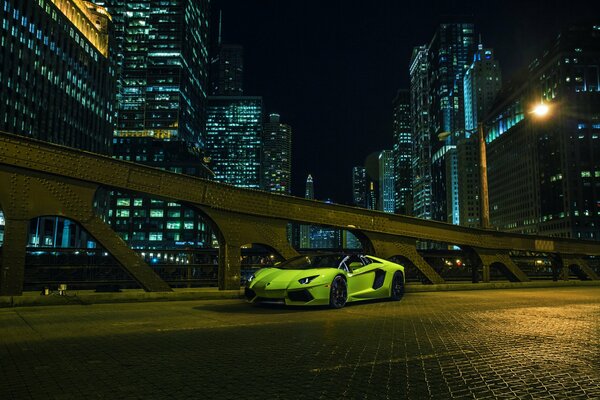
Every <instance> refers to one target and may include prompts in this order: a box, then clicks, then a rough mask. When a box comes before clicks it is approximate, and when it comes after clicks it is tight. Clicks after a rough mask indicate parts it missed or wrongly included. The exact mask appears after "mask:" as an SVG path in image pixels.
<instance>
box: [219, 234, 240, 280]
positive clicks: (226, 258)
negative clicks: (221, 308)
mask: <svg viewBox="0 0 600 400" xmlns="http://www.w3.org/2000/svg"><path fill="white" fill-rule="evenodd" d="M240 246H241V245H239V244H237V243H225V244H222V245H221V244H219V290H237V289H239V288H240V277H241V274H242V251H241V248H240Z"/></svg>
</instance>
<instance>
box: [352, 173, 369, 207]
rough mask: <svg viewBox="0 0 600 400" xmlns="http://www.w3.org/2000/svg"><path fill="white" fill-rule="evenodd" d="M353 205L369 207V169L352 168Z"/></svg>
mask: <svg viewBox="0 0 600 400" xmlns="http://www.w3.org/2000/svg"><path fill="white" fill-rule="evenodd" d="M352 204H353V205H354V206H356V207H362V208H366V207H367V169H366V168H365V167H353V168H352Z"/></svg>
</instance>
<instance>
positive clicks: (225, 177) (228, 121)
mask: <svg viewBox="0 0 600 400" xmlns="http://www.w3.org/2000/svg"><path fill="white" fill-rule="evenodd" d="M262 129H263V105H262V97H252V96H242V97H237V96H210V97H209V98H208V107H207V122H206V153H207V154H208V156H209V157H210V163H209V167H210V169H211V170H212V171H213V172H214V174H215V175H214V178H215V180H217V181H219V182H223V183H229V184H231V185H235V186H238V187H243V188H249V189H261V188H262V187H261V181H262V179H261V153H262Z"/></svg>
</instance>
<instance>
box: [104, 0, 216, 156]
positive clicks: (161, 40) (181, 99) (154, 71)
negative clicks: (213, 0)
mask: <svg viewBox="0 0 600 400" xmlns="http://www.w3.org/2000/svg"><path fill="white" fill-rule="evenodd" d="M105 3H106V4H107V6H108V8H109V10H110V11H111V12H112V13H113V14H115V30H116V35H115V37H116V38H117V43H116V47H117V49H118V52H119V55H118V57H117V62H118V69H119V94H118V108H117V111H118V119H117V127H116V130H115V136H117V137H141V138H143V137H152V138H155V139H159V140H182V141H185V142H187V143H191V144H194V145H198V146H201V145H202V142H203V132H204V122H205V115H206V113H205V103H206V95H207V92H208V91H207V84H208V81H207V79H208V63H209V60H208V33H209V27H208V21H209V5H210V1H209V0H201V1H192V0H170V1H162V0H145V1H140V0H133V1H129V0H128V1H124V0H107V1H106V2H105Z"/></svg>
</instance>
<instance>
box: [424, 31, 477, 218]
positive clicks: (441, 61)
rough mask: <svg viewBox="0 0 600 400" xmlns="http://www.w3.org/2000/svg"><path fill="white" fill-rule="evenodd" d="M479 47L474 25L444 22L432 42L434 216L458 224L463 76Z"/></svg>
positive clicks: (430, 56)
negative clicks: (458, 148)
mask: <svg viewBox="0 0 600 400" xmlns="http://www.w3.org/2000/svg"><path fill="white" fill-rule="evenodd" d="M475 50H476V41H475V26H474V25H473V24H472V23H469V22H465V21H458V22H450V23H442V24H440V26H439V27H438V29H437V31H436V33H435V35H434V36H433V39H432V41H431V43H430V44H429V53H428V55H429V89H430V96H431V97H430V98H431V107H430V111H429V112H430V134H431V171H432V174H431V178H432V182H431V186H432V215H431V217H432V219H434V220H438V221H445V222H449V223H452V224H458V223H459V220H460V212H459V204H458V191H459V188H458V157H457V153H456V144H457V142H458V140H459V139H461V138H462V137H463V136H464V119H465V116H464V96H463V82H462V78H463V76H464V74H465V71H466V70H467V68H468V67H469V65H471V60H472V57H473V53H474V52H475Z"/></svg>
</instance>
